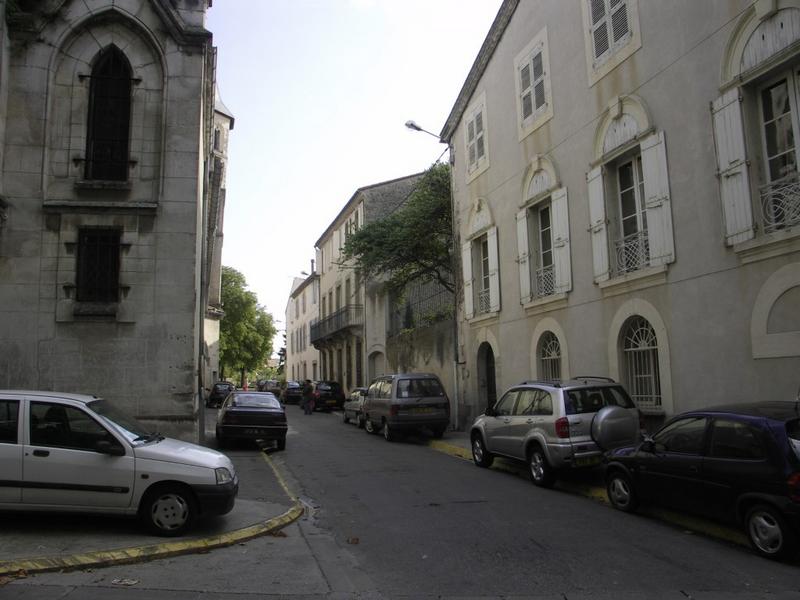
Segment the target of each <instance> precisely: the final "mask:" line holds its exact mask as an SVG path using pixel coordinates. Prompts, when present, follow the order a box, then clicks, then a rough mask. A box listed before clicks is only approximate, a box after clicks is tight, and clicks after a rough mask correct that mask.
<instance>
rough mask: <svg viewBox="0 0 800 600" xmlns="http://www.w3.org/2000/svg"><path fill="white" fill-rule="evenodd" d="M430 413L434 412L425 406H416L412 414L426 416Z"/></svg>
mask: <svg viewBox="0 0 800 600" xmlns="http://www.w3.org/2000/svg"><path fill="white" fill-rule="evenodd" d="M432 412H434V410H433V409H432V408H429V407H427V406H418V407H417V408H415V409H414V413H415V414H418V415H423V414H424V415H427V414H429V413H432Z"/></svg>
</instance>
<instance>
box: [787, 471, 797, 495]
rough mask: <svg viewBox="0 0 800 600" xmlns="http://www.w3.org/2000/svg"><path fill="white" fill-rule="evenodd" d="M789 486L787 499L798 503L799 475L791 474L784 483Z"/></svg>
mask: <svg viewBox="0 0 800 600" xmlns="http://www.w3.org/2000/svg"><path fill="white" fill-rule="evenodd" d="M786 484H787V485H788V486H789V498H790V499H791V500H792V502H800V473H792V474H791V475H789V479H788V480H787V481H786Z"/></svg>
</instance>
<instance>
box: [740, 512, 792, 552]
mask: <svg viewBox="0 0 800 600" xmlns="http://www.w3.org/2000/svg"><path fill="white" fill-rule="evenodd" d="M744 522H745V530H746V532H747V537H748V538H749V539H750V545H751V546H753V549H754V550H755V551H756V552H757V553H758V554H760V555H761V556H764V557H766V558H772V559H780V558H784V557H785V556H787V555H788V554H790V553H791V552H792V551H793V550H794V542H795V540H794V536H793V534H792V531H791V529H789V527H788V525H787V524H786V521H785V520H784V518H783V515H781V513H780V512H779V511H778V510H776V509H775V508H773V507H772V506H768V505H766V504H759V505H757V506H754V507H753V508H751V509H750V510H749V511H747V516H746V517H745V520H744Z"/></svg>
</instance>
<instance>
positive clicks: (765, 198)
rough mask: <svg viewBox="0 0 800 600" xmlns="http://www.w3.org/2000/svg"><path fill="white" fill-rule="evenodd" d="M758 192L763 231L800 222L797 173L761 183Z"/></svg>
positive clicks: (799, 195) (799, 181)
mask: <svg viewBox="0 0 800 600" xmlns="http://www.w3.org/2000/svg"><path fill="white" fill-rule="evenodd" d="M759 192H760V194H761V211H762V216H763V218H764V232H765V233H771V232H773V231H778V230H779V229H786V228H787V227H792V226H794V225H798V224H800V176H798V174H797V173H792V174H791V175H789V176H788V177H784V178H782V179H778V180H777V181H772V182H770V183H768V184H767V185H762V186H761V187H760V188H759Z"/></svg>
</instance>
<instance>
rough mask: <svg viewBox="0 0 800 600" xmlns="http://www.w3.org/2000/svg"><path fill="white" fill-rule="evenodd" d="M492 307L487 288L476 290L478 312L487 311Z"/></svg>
mask: <svg viewBox="0 0 800 600" xmlns="http://www.w3.org/2000/svg"><path fill="white" fill-rule="evenodd" d="M491 309H492V302H491V299H490V297H489V289H488V288H487V289H485V290H478V314H481V315H482V314H484V313H488V312H489V311H490V310H491Z"/></svg>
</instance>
